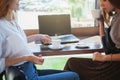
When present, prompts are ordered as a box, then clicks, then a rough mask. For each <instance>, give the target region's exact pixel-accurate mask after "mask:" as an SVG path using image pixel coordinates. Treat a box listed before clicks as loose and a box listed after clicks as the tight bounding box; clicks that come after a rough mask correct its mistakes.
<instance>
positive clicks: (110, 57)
mask: <svg viewBox="0 0 120 80" xmlns="http://www.w3.org/2000/svg"><path fill="white" fill-rule="evenodd" d="M93 60H95V61H120V53H118V54H109V55H103V54H101V53H99V52H95V53H94V54H93Z"/></svg>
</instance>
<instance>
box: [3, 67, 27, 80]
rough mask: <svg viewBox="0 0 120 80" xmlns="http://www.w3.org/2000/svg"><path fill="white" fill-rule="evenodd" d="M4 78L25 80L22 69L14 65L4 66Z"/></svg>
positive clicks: (7, 79)
mask: <svg viewBox="0 0 120 80" xmlns="http://www.w3.org/2000/svg"><path fill="white" fill-rule="evenodd" d="M5 80H27V79H26V77H25V75H24V74H23V72H22V71H20V70H18V69H17V68H16V67H14V66H10V67H8V68H6V71H5Z"/></svg>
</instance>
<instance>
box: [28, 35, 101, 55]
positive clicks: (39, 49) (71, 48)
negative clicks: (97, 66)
mask: <svg viewBox="0 0 120 80" xmlns="http://www.w3.org/2000/svg"><path fill="white" fill-rule="evenodd" d="M78 44H85V45H87V46H88V48H78V47H76V45H78ZM62 45H63V46H64V48H63V49H59V50H54V49H50V48H49V47H48V46H46V45H42V44H34V43H30V44H29V49H30V50H31V51H32V52H33V53H34V54H35V55H39V54H42V55H43V56H54V55H71V54H87V53H93V52H96V51H99V52H103V46H102V44H101V39H100V37H99V36H92V37H87V38H85V39H80V41H79V42H78V43H68V44H62Z"/></svg>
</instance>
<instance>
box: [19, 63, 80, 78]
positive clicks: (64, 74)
mask: <svg viewBox="0 0 120 80" xmlns="http://www.w3.org/2000/svg"><path fill="white" fill-rule="evenodd" d="M19 68H20V70H21V71H23V73H24V74H25V76H26V78H27V80H80V79H79V76H78V74H77V73H75V72H70V71H62V70H38V71H37V70H36V68H35V66H34V64H33V63H31V62H26V63H25V64H23V65H20V66H19Z"/></svg>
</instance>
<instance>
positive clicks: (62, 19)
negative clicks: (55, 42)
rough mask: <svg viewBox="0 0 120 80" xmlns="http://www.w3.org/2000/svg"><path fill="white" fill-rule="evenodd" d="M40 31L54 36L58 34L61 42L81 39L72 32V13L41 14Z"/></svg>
mask: <svg viewBox="0 0 120 80" xmlns="http://www.w3.org/2000/svg"><path fill="white" fill-rule="evenodd" d="M38 24H39V31H40V33H41V34H48V35H50V36H52V37H54V36H55V35H56V34H57V36H58V38H59V39H61V43H72V42H78V41H79V39H78V38H77V37H76V36H74V35H73V34H72V33H71V20H70V14H56V15H53V14H52V15H39V16H38Z"/></svg>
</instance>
